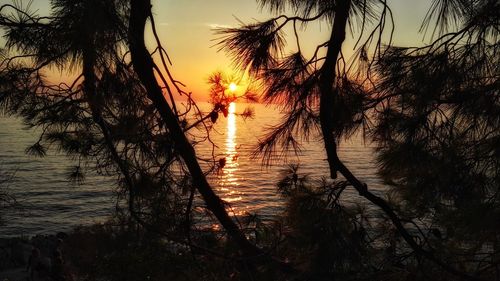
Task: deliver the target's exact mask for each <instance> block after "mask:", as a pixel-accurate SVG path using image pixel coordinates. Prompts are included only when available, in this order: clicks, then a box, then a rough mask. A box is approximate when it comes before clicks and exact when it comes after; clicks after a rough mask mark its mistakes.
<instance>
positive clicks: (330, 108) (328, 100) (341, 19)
mask: <svg viewBox="0 0 500 281" xmlns="http://www.w3.org/2000/svg"><path fill="white" fill-rule="evenodd" d="M350 6H351V1H337V6H336V8H335V17H334V21H333V27H332V33H331V36H330V41H329V43H328V50H327V54H326V60H325V62H324V64H323V66H322V68H321V76H320V124H321V133H322V134H323V142H324V145H325V150H326V154H327V160H328V164H329V167H330V177H331V178H332V179H336V178H337V172H340V173H341V174H342V176H344V178H345V179H346V180H347V181H348V182H349V183H350V184H351V185H352V186H353V187H354V188H355V189H356V191H358V193H359V195H360V196H363V197H364V198H366V199H367V200H369V201H370V202H372V203H373V204H374V205H376V206H378V207H379V208H380V209H382V211H384V213H385V214H386V215H387V216H388V217H389V219H390V220H391V221H392V223H393V225H394V226H395V227H396V229H397V230H398V232H399V233H400V234H401V236H402V237H403V239H404V240H405V241H406V243H408V245H409V246H410V247H411V248H412V249H413V250H414V251H415V253H416V254H417V255H419V256H423V257H425V258H427V259H429V260H431V261H433V262H434V263H436V264H438V265H439V266H441V267H442V268H443V269H445V270H446V271H448V272H450V273H452V274H454V275H456V276H459V277H462V278H465V279H468V280H477V278H474V277H472V276H469V275H467V274H465V273H463V272H460V271H458V270H456V269H455V268H453V267H452V266H450V265H448V264H446V263H444V262H443V261H441V260H440V259H438V258H437V257H436V256H435V255H434V254H433V253H431V252H429V251H426V250H424V249H422V247H420V245H418V243H417V242H416V241H415V240H414V239H413V237H412V235H411V234H410V233H409V232H408V231H407V230H406V228H405V227H404V226H403V224H402V222H401V219H400V218H399V216H398V215H397V214H396V213H395V212H394V210H393V209H392V207H391V206H390V205H389V204H388V203H387V202H386V201H385V200H384V199H382V198H380V197H379V196H377V195H375V194H373V193H371V192H370V191H369V190H368V188H367V186H366V184H364V183H362V182H361V181H360V180H359V179H358V178H356V176H354V175H353V174H352V173H351V171H350V170H349V169H348V168H347V167H346V166H345V165H344V164H343V163H342V161H341V160H340V159H339V157H338V154H337V140H336V135H338V134H336V133H338V132H336V129H339V127H337V126H336V124H338V122H339V121H338V120H335V115H336V114H337V112H335V110H341V109H340V108H339V107H338V106H337V105H336V99H337V98H338V89H337V87H336V85H335V80H336V72H335V71H336V69H335V68H336V66H337V60H338V59H339V55H340V53H341V51H342V44H343V42H344V40H345V34H346V32H345V30H346V27H347V22H348V20H349V9H350Z"/></svg>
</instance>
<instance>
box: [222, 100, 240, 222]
mask: <svg viewBox="0 0 500 281" xmlns="http://www.w3.org/2000/svg"><path fill="white" fill-rule="evenodd" d="M235 112H236V103H234V102H232V103H230V104H229V108H228V115H227V128H226V141H225V144H226V149H225V156H226V164H225V165H224V168H223V169H222V178H221V181H220V184H221V188H220V191H222V194H221V195H222V198H223V199H224V200H225V201H227V202H229V203H231V202H236V201H241V200H242V197H241V193H240V192H239V191H238V187H239V184H240V183H239V180H238V178H237V176H236V172H237V171H238V151H237V146H238V143H237V141H236V132H237V127H236V114H235ZM231 212H233V213H235V214H239V213H238V211H237V210H234V207H233V210H231Z"/></svg>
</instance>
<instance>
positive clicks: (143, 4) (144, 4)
mask: <svg viewBox="0 0 500 281" xmlns="http://www.w3.org/2000/svg"><path fill="white" fill-rule="evenodd" d="M150 14H151V3H150V0H131V10H130V22H129V44H130V46H129V47H130V53H131V57H132V65H133V67H134V70H135V72H136V73H137V75H138V77H139V79H140V80H141V83H142V84H143V85H144V87H145V88H146V91H147V94H148V97H149V99H150V100H151V101H152V102H153V104H154V106H155V107H156V109H157V110H158V111H159V113H160V115H161V117H162V119H163V121H164V122H165V124H166V126H167V128H168V130H169V132H170V133H171V134H172V137H173V139H174V142H175V144H174V145H175V148H176V150H177V151H178V153H179V154H180V156H181V157H182V159H183V160H184V162H185V164H186V166H187V168H188V170H189V173H190V174H191V177H192V180H193V184H194V186H195V187H196V189H197V190H198V191H199V192H200V194H201V196H202V197H203V200H204V201H205V203H206V205H207V208H208V209H209V210H210V211H211V212H212V213H213V214H214V215H215V217H216V218H217V219H218V220H219V222H220V223H221V225H222V226H223V227H224V229H225V230H226V231H227V233H228V235H229V237H230V238H231V239H232V240H233V241H234V242H236V243H237V244H238V245H239V247H240V248H241V250H242V251H243V252H244V254H246V255H260V254H261V251H260V250H259V249H258V248H257V247H256V246H255V245H253V244H252V243H250V242H249V241H248V239H247V238H246V236H245V235H244V233H243V232H242V231H241V229H240V228H239V227H238V226H237V225H236V223H235V222H234V221H233V220H232V219H231V217H230V216H229V214H228V213H227V211H226V209H225V207H224V203H223V202H222V200H221V199H220V198H219V197H218V196H217V195H216V194H215V192H214V191H213V189H212V187H211V186H210V184H209V183H208V181H207V179H206V177H205V174H204V173H203V171H202V169H201V167H200V165H199V163H198V160H197V158H196V154H195V150H194V148H193V146H192V145H191V143H190V142H189V140H188V139H187V138H186V136H185V135H184V133H183V130H182V128H181V127H180V125H179V123H178V119H177V116H175V114H174V113H173V111H172V109H171V108H170V106H169V104H168V102H167V101H166V100H165V98H164V96H163V93H162V90H161V88H160V86H159V85H158V82H157V81H156V78H155V75H154V71H153V65H154V63H153V60H152V58H151V56H150V54H149V52H148V50H147V49H146V46H145V44H144V28H145V24H146V20H147V18H148V17H149V16H150Z"/></svg>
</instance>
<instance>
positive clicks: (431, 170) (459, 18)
mask: <svg viewBox="0 0 500 281" xmlns="http://www.w3.org/2000/svg"><path fill="white" fill-rule="evenodd" d="M258 2H259V3H260V4H261V5H262V6H263V7H268V8H269V9H270V10H271V11H273V12H276V13H285V12H292V13H294V15H293V16H287V15H285V14H281V15H278V16H277V17H275V18H272V19H270V20H268V21H264V22H256V23H252V24H248V25H242V26H241V27H239V28H227V29H220V30H219V31H218V34H219V35H220V36H221V37H220V46H221V49H222V50H226V51H227V52H229V53H230V54H232V55H233V57H234V60H235V63H236V64H237V65H239V66H241V67H242V68H244V69H248V70H249V71H250V72H251V73H252V74H253V75H255V76H256V77H258V79H260V80H261V81H262V90H263V98H264V100H265V101H267V102H278V104H279V106H281V107H282V108H283V110H285V111H286V115H285V117H284V120H283V122H282V123H280V124H279V125H278V126H277V127H275V128H274V130H272V131H271V132H270V133H269V135H268V136H267V137H266V138H265V139H264V141H262V142H261V143H260V144H259V146H258V151H260V152H261V153H263V156H264V159H265V161H271V160H273V159H272V158H273V157H275V156H276V155H277V154H276V153H275V152H276V150H277V149H282V151H284V152H286V151H289V150H290V149H296V148H297V147H298V146H299V142H298V141H297V140H296V135H295V134H294V133H295V132H297V131H298V132H299V137H302V138H304V136H305V138H306V139H307V137H308V136H309V135H310V134H311V133H313V132H315V131H319V133H320V134H321V136H322V138H323V142H324V146H325V151H326V156H327V160H328V163H329V167H330V178H332V179H336V178H337V172H340V174H341V175H342V176H343V177H344V178H345V179H346V180H347V182H348V184H349V185H351V186H352V187H354V188H355V189H356V190H357V192H358V193H359V195H360V196H362V197H364V198H366V199H368V200H369V201H370V202H371V203H373V204H375V205H376V206H378V207H380V209H381V210H382V211H383V212H384V213H385V215H386V216H387V217H388V218H389V219H390V221H391V222H392V224H393V225H394V227H395V228H396V229H397V231H398V232H399V234H400V235H401V236H402V238H403V239H404V240H405V241H406V243H407V245H409V246H410V247H411V249H413V251H414V253H415V254H416V255H417V256H419V257H424V258H426V259H428V260H430V261H432V262H434V263H436V264H438V265H439V266H440V267H441V268H443V269H445V270H446V271H448V272H450V273H453V274H454V275H456V276H459V277H462V278H467V279H474V278H475V277H473V276H472V275H470V274H468V273H464V272H463V270H458V269H457V268H458V265H459V264H462V263H461V262H460V261H458V259H456V256H455V259H451V257H453V254H450V255H442V257H440V256H439V255H437V253H439V251H440V250H443V247H437V248H439V250H437V249H436V248H435V245H431V243H430V242H429V241H428V240H427V238H428V235H426V234H423V233H420V234H417V235H414V234H412V233H411V232H412V231H410V230H409V229H408V224H407V223H406V221H409V222H411V221H410V220H408V218H411V217H413V218H417V217H418V218H421V219H422V218H424V217H425V218H428V217H429V216H430V217H431V218H432V219H433V222H435V223H437V222H439V221H442V220H443V219H444V215H445V214H446V215H453V214H456V215H458V214H460V216H458V217H464V216H469V220H468V222H469V223H470V222H471V221H472V220H474V219H472V218H473V217H475V218H476V219H477V216H474V215H473V214H474V213H476V214H477V212H478V211H479V210H483V211H485V210H493V209H494V210H496V209H497V207H498V204H496V203H495V202H498V201H497V199H498V198H497V195H498V186H499V185H498V182H497V180H496V179H498V168H497V163H498V152H497V148H495V147H497V145H498V142H497V141H496V140H497V133H498V131H499V130H498V128H499V126H498V125H499V124H498V123H497V121H498V119H497V118H498V111H496V110H497V109H496V107H497V106H498V75H499V72H498V26H499V25H498V23H499V21H498V13H496V12H493V11H497V10H498V3H497V1H488V0H485V1H460V0H457V1H434V2H433V5H432V7H431V8H430V10H429V13H428V15H427V17H426V18H425V20H424V24H423V26H422V30H426V29H427V28H428V27H429V26H431V23H432V20H433V18H435V17H436V18H437V20H436V28H435V29H434V31H438V32H444V31H445V30H446V28H454V29H457V31H456V32H452V33H446V34H444V35H442V36H441V37H439V38H438V39H437V40H435V41H434V42H433V43H432V44H430V45H429V46H427V47H425V48H421V49H404V48H397V47H391V41H390V38H391V37H392V32H393V30H392V28H393V26H391V25H390V24H391V23H392V22H391V19H392V18H391V17H392V12H391V10H390V8H389V7H388V5H387V3H386V2H385V1H319V0H311V1H274V0H261V1H258ZM318 21H321V22H322V23H326V24H327V25H328V26H329V27H330V30H331V34H330V38H329V39H328V40H327V41H326V42H324V43H320V44H318V45H317V47H316V50H315V52H314V53H313V55H312V56H310V57H306V56H305V55H304V52H303V50H302V49H301V42H300V40H301V38H300V35H299V32H298V29H299V28H300V27H303V28H307V26H308V24H310V23H311V22H318ZM287 25H291V28H292V30H293V31H294V34H293V35H292V36H290V37H292V41H293V44H294V46H291V47H290V46H288V45H286V44H285V42H286V41H285V39H284V33H283V30H284V28H285V26H287ZM387 27H389V28H391V30H390V32H389V33H390V34H389V36H386V37H384V34H385V33H384V30H385V29H387ZM346 30H350V31H351V32H352V34H353V36H356V37H357V38H358V39H357V43H356V47H355V48H356V53H355V59H354V60H353V63H351V64H350V63H347V62H346V59H345V58H344V55H343V53H342V47H343V43H344V40H345V37H346ZM355 30H360V32H358V33H356V32H355ZM433 34H434V32H433ZM441 34H442V33H441ZM384 38H389V42H387V43H386V44H387V45H388V47H384V46H383V45H382V42H383V40H384ZM372 43H373V44H372ZM285 47H289V49H290V48H291V49H293V51H292V53H291V54H289V55H283V54H284V53H285ZM495 56H496V57H495ZM361 128H363V129H364V130H365V131H367V130H370V129H371V132H372V134H370V137H371V138H372V140H373V141H376V142H377V143H378V144H379V145H380V150H379V151H380V154H379V156H380V158H379V159H380V172H381V174H382V175H383V177H384V178H385V179H386V180H387V182H388V183H389V184H390V185H393V186H397V187H398V189H396V191H397V192H398V193H400V194H401V195H402V196H403V200H408V201H410V202H412V203H411V204H406V203H407V201H403V203H404V204H403V206H402V207H397V205H395V204H391V203H389V202H388V201H387V200H384V199H383V198H381V197H379V196H377V195H376V194H374V193H373V192H371V191H370V190H369V189H368V187H367V185H366V184H364V183H363V182H362V181H361V180H360V179H359V178H357V177H356V176H355V175H354V174H353V173H352V172H351V171H350V170H349V169H348V168H347V167H346V166H345V165H344V164H343V162H342V161H341V160H340V158H339V157H338V155H337V145H338V142H339V141H340V139H341V138H343V137H349V136H351V135H352V134H353V133H354V132H356V131H357V130H359V129H361ZM283 154H284V153H281V154H278V155H283ZM334 186H337V185H334ZM342 190H343V189H342ZM327 194H328V193H327ZM474 202H475V203H474ZM326 205H328V204H326ZM328 206H330V205H328ZM466 206H467V208H465V207H466ZM493 206H496V207H493ZM401 208H405V209H410V211H411V212H413V213H416V214H419V216H408V217H404V218H403V217H402V216H405V215H406V213H405V212H404V211H403V210H402V209H401ZM396 210H397V211H396ZM438 210H439V211H438ZM441 212H442V213H441ZM438 213H441V216H439V215H437V214H438ZM490 213H492V215H491V218H490V219H489V221H490V222H493V221H494V220H498V216H497V214H498V213H497V212H496V211H492V212H490ZM458 217H457V218H458ZM465 221H467V220H463V221H461V223H460V224H458V225H463V226H466V224H465ZM450 224H453V221H450V223H449V224H443V226H444V225H447V226H448V227H449V226H450ZM458 225H455V226H454V227H453V228H456V227H458ZM488 225H489V226H488V227H484V226H479V225H478V227H479V229H477V231H478V232H480V233H482V234H486V233H488V234H486V236H487V237H488V238H487V239H480V237H481V238H484V237H483V236H482V235H479V236H475V239H479V241H481V242H478V243H477V244H476V243H472V244H474V246H476V247H475V248H474V246H471V245H469V246H471V247H473V248H474V249H476V250H478V251H476V253H479V249H482V250H484V247H487V248H489V250H490V251H488V254H487V258H486V259H488V260H489V263H488V265H487V266H485V267H483V268H482V270H486V271H488V270H492V268H493V267H495V264H496V262H495V258H494V256H496V255H497V254H498V253H497V251H495V250H493V248H494V247H491V246H492V245H496V244H497V242H496V241H497V240H498V229H497V228H496V226H495V227H491V225H490V224H488ZM494 225H496V224H494ZM414 227H417V228H419V226H418V225H416V224H413V225H412V228H414ZM466 229H467V227H463V228H462V231H464V232H465V231H466ZM432 230H433V231H432V232H433V233H434V234H435V236H440V231H439V230H438V229H437V228H433V229H432ZM478 232H477V234H478ZM463 237H464V238H465V237H466V235H465V236H463ZM468 239H471V236H468ZM420 241H424V242H420ZM461 243H462V244H461V245H462V246H464V247H463V248H461V250H462V252H461V253H462V254H463V253H465V252H467V251H466V249H465V248H469V247H468V246H467V247H465V244H466V239H463V240H461ZM486 245H489V246H486ZM458 248H460V247H458ZM453 253H455V254H457V252H453ZM469 254H471V255H467V257H468V258H471V256H472V257H477V255H475V254H472V253H470V252H469ZM447 259H450V262H444V260H447ZM451 260H453V261H454V262H451ZM478 266H479V265H478ZM482 270H476V271H474V275H477V274H479V272H484V271H482ZM490 272H491V271H490ZM486 276H488V274H486Z"/></svg>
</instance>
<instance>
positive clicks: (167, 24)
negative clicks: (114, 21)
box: [0, 0, 431, 100]
mask: <svg viewBox="0 0 500 281" xmlns="http://www.w3.org/2000/svg"><path fill="white" fill-rule="evenodd" d="M0 2H1V3H2V4H4V3H10V2H11V1H10V0H1V1H0ZM24 2H27V1H26V0H24ZM430 2H431V1H430V0H426V1H411V0H391V1H389V5H390V6H391V7H392V10H393V13H394V19H395V25H396V30H395V37H394V41H395V43H397V44H400V45H420V44H421V43H422V40H423V34H419V33H418V32H417V31H418V29H419V27H420V23H421V21H422V19H423V18H424V16H425V13H426V11H427V9H428V8H429V6H430ZM49 3H50V1H49V0H35V1H33V3H32V10H38V11H39V14H41V15H46V14H48V13H49V9H50V8H49ZM153 11H154V14H155V20H156V24H157V29H158V32H159V35H160V37H161V39H162V41H163V44H164V47H165V48H166V49H167V51H168V52H169V55H170V57H171V58H172V61H173V64H174V65H173V72H174V75H175V77H176V78H177V79H179V80H180V81H182V82H184V83H185V84H186V85H187V90H188V91H190V92H193V93H194V96H195V97H196V98H198V99H201V100H204V99H206V97H207V96H208V85H207V83H206V80H207V78H208V76H209V75H210V73H212V72H214V71H217V70H220V71H231V69H232V68H231V61H230V59H229V58H228V56H227V54H225V53H223V52H218V51H217V50H218V48H217V47H216V46H213V45H214V44H215V43H216V41H215V39H216V38H217V37H216V36H215V35H214V32H213V29H214V28H216V27H236V26H238V25H239V22H238V20H241V21H242V22H244V23H251V22H254V21H255V20H265V19H268V18H270V17H271V16H272V15H271V14H269V12H267V11H266V10H262V9H261V8H260V7H259V5H258V4H257V2H256V1H253V0H210V1H207V0H153ZM328 35H329V30H328V28H327V25H326V24H325V23H323V24H319V25H311V26H309V27H308V29H307V31H306V32H305V33H304V34H303V38H304V39H303V40H302V42H301V44H303V45H304V49H306V53H307V50H310V51H311V50H314V46H316V44H318V43H322V42H324V41H326V38H327V37H328ZM348 39H349V38H348ZM2 41H3V40H2ZM148 41H149V42H148V43H149V46H151V47H152V46H153V44H152V38H151V36H149V38H148ZM352 42H353V40H352V38H350V40H348V41H347V43H346V46H345V48H344V52H345V53H346V55H349V53H350V52H351V50H352V45H353V44H352ZM0 43H2V45H3V42H0ZM292 45H293V44H292ZM311 52H312V51H311ZM55 76H58V75H57V74H56V75H55Z"/></svg>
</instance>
